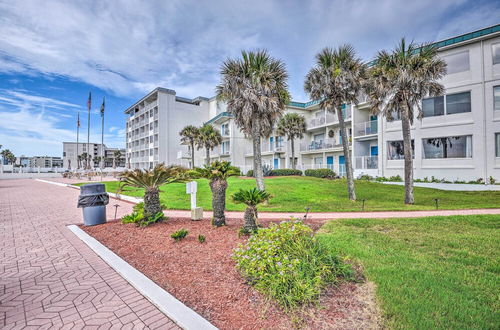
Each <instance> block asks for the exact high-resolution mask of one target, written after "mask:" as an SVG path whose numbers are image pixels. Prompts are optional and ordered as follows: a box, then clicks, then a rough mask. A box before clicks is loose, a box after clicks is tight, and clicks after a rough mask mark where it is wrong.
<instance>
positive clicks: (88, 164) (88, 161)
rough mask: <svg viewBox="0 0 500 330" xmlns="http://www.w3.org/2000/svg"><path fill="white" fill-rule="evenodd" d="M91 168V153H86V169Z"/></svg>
mask: <svg viewBox="0 0 500 330" xmlns="http://www.w3.org/2000/svg"><path fill="white" fill-rule="evenodd" d="M91 168H92V155H91V154H88V155H87V169H88V170H90V169H91Z"/></svg>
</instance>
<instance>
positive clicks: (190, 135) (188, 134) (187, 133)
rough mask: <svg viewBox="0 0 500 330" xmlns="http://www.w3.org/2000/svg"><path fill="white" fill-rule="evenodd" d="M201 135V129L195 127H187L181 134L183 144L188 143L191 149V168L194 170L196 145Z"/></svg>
mask: <svg viewBox="0 0 500 330" xmlns="http://www.w3.org/2000/svg"><path fill="white" fill-rule="evenodd" d="M199 134H200V129H199V128H198V127H196V126H193V125H187V126H186V127H184V128H183V129H182V130H181V131H180V132H179V135H180V136H181V142H182V143H187V144H189V146H190V147H191V168H194V145H195V143H196V139H197V138H198V135H199Z"/></svg>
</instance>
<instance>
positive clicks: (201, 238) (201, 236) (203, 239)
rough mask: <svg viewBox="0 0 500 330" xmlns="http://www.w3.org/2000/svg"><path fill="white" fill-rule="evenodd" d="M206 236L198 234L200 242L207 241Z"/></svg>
mask: <svg viewBox="0 0 500 330" xmlns="http://www.w3.org/2000/svg"><path fill="white" fill-rule="evenodd" d="M205 240H206V237H205V235H198V242H200V243H205Z"/></svg>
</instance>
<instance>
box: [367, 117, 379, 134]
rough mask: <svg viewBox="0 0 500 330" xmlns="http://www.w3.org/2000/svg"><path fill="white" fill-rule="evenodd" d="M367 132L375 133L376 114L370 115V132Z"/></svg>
mask: <svg viewBox="0 0 500 330" xmlns="http://www.w3.org/2000/svg"><path fill="white" fill-rule="evenodd" d="M367 133H368V134H375V133H377V116H370V132H367Z"/></svg>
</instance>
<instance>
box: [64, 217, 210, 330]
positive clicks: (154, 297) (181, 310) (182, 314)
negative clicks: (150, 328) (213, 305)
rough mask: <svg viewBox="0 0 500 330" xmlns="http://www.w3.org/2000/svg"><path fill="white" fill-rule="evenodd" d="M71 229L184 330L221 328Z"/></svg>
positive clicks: (75, 228)
mask: <svg viewBox="0 0 500 330" xmlns="http://www.w3.org/2000/svg"><path fill="white" fill-rule="evenodd" d="M67 227H68V229H69V230H70V231H71V232H73V234H75V235H76V236H77V237H78V238H79V239H81V240H82V241H83V242H84V243H85V244H87V246H88V247H89V248H91V249H92V251H94V253H96V254H97V255H98V256H99V257H100V258H101V259H102V260H104V261H105V262H106V263H107V264H108V265H109V266H110V267H111V268H113V269H114V270H115V271H116V272H117V273H118V274H120V275H121V276H122V277H123V278H124V279H125V280H126V281H127V282H129V283H130V284H131V285H132V286H133V287H134V288H136V289H137V291H139V292H140V293H141V294H142V295H143V296H144V297H145V298H146V299H148V300H149V301H151V303H153V304H154V305H155V306H156V307H158V309H159V310H160V311H161V312H163V313H164V314H165V315H167V316H168V317H169V318H170V319H171V320H172V321H174V322H175V323H177V325H179V326H180V327H182V328H184V329H218V328H217V327H215V326H214V325H213V324H211V323H210V322H209V321H207V320H206V319H205V318H203V317H202V316H201V315H199V314H198V313H196V312H195V311H194V310H192V309H191V308H189V307H188V306H186V305H184V304H183V303H182V302H180V301H179V300H177V299H176V298H175V297H174V296H172V295H171V294H170V293H168V292H167V291H165V290H164V289H162V288H161V287H160V286H158V285H157V284H156V283H154V282H153V281H152V280H150V279H149V278H148V277H146V276H145V275H144V274H143V273H141V272H140V271H138V270H137V269H135V268H134V267H132V266H131V265H130V264H129V263H127V262H126V261H125V260H123V259H122V258H120V257H119V256H118V255H116V254H115V253H114V252H112V251H111V250H110V249H108V248H107V247H106V246H104V245H103V244H101V243H100V242H99V241H98V240H96V239H95V238H93V237H92V236H90V235H89V234H87V233H86V232H85V231H83V230H82V229H80V228H79V227H78V226H77V225H68V226H67Z"/></svg>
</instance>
